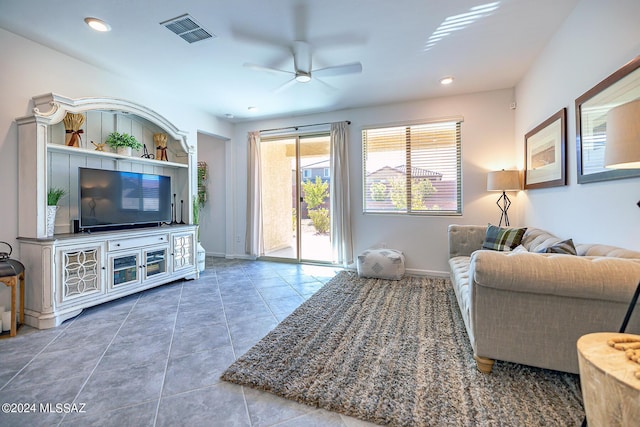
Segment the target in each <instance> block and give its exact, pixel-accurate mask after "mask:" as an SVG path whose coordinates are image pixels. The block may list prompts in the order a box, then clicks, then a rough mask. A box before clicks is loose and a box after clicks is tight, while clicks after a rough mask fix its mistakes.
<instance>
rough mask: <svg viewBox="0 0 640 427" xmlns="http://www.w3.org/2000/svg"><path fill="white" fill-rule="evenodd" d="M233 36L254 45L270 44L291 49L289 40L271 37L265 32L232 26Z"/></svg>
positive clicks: (282, 48)
mask: <svg viewBox="0 0 640 427" xmlns="http://www.w3.org/2000/svg"><path fill="white" fill-rule="evenodd" d="M231 37H232V38H233V39H235V40H238V41H240V42H245V43H250V44H254V45H261V46H269V47H273V48H276V49H279V50H282V51H284V52H287V51H289V50H290V47H289V40H287V39H279V38H277V37H269V36H268V35H266V34H264V33H257V32H256V33H252V32H250V31H247V30H246V29H245V28H240V27H232V28H231Z"/></svg>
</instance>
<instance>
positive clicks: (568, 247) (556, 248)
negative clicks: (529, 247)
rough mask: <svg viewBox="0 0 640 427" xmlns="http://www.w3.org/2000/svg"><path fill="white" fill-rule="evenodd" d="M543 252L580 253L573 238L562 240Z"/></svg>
mask: <svg viewBox="0 0 640 427" xmlns="http://www.w3.org/2000/svg"><path fill="white" fill-rule="evenodd" d="M543 252H544V253H547V254H568V255H578V252H577V251H576V246H575V245H574V244H573V239H567V240H563V241H562V242H558V243H556V244H555V245H553V246H549V247H548V248H546V249H545V250H544V251H543Z"/></svg>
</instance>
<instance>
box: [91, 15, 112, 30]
mask: <svg viewBox="0 0 640 427" xmlns="http://www.w3.org/2000/svg"><path fill="white" fill-rule="evenodd" d="M84 22H86V23H87V25H88V26H90V27H91V28H92V29H94V30H96V31H100V32H102V33H104V32H107V31H111V25H109V24H107V23H106V22H104V21H103V20H102V19H98V18H84Z"/></svg>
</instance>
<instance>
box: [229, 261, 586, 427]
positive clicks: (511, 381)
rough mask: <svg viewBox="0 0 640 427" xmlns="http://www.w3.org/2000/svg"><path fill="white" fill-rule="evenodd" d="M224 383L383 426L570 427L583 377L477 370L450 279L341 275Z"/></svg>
mask: <svg viewBox="0 0 640 427" xmlns="http://www.w3.org/2000/svg"><path fill="white" fill-rule="evenodd" d="M222 379H223V380H226V381H230V382H233V383H236V384H241V385H245V386H250V387H253V388H256V389H260V390H266V391H268V392H271V393H274V394H276V395H279V396H282V397H285V398H288V399H291V400H295V401H298V402H302V403H306V404H309V405H313V406H317V407H321V408H325V409H328V410H330V411H335V412H340V413H343V414H345V415H350V416H353V417H357V418H360V419H363V420H367V421H371V422H374V423H379V424H391V425H398V426H441V425H447V426H452V425H458V426H477V425H483V426H486V425H496V426H497V425H501V426H502V425H504V426H569V425H580V422H581V421H582V417H583V416H584V411H583V409H582V398H581V393H580V386H579V381H578V376H577V375H572V374H564V373H560V372H556V371H549V370H545V369H537V368H531V367H527V366H523V365H518V364H512V363H506V362H499V361H498V362H496V364H495V366H494V368H493V373H492V374H490V375H485V374H482V373H480V372H478V371H477V370H476V368H475V361H474V360H473V356H472V352H471V346H470V344H469V340H468V338H467V334H466V331H465V328H464V324H463V322H462V318H461V317H460V313H459V311H458V307H457V303H456V300H455V295H454V293H453V290H452V289H451V285H450V283H449V281H448V280H446V279H434V278H426V277H405V278H404V279H403V280H402V281H399V282H393V281H387V280H376V279H359V278H358V277H357V275H355V274H354V273H351V272H341V273H339V274H338V275H337V276H336V277H335V278H334V279H332V280H331V281H330V282H329V283H327V284H326V285H325V286H324V287H323V288H322V289H320V290H319V291H318V292H317V293H316V294H315V295H314V296H313V297H311V298H310V299H309V300H307V301H306V302H305V303H304V304H302V305H301V306H300V307H299V308H298V309H297V310H296V311H295V312H293V313H292V314H291V315H290V316H289V317H287V318H286V319H285V320H284V321H282V323H280V324H279V325H278V326H277V327H276V328H275V329H274V330H273V331H272V332H270V333H269V334H268V335H267V336H266V337H264V338H263V339H262V340H261V341H260V342H259V343H258V344H256V345H255V346H254V347H253V348H251V349H250V350H249V351H248V352H247V353H246V354H245V355H243V356H242V357H240V358H239V359H238V360H237V361H236V362H235V363H233V365H231V366H230V367H229V368H228V369H227V371H226V372H225V373H224V374H223V376H222Z"/></svg>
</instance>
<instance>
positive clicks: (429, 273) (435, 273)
mask: <svg viewBox="0 0 640 427" xmlns="http://www.w3.org/2000/svg"><path fill="white" fill-rule="evenodd" d="M405 273H406V274H410V275H412V276H430V277H443V278H449V272H448V271H437V270H422V269H418V268H407V269H406V270H405Z"/></svg>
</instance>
